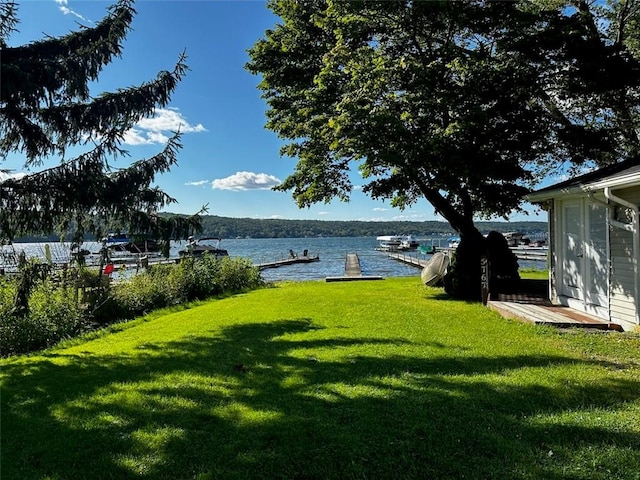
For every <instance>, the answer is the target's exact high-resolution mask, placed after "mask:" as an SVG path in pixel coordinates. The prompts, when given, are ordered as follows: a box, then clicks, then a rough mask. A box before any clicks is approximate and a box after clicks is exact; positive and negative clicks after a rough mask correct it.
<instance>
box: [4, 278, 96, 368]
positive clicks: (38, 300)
mask: <svg viewBox="0 0 640 480" xmlns="http://www.w3.org/2000/svg"><path fill="white" fill-rule="evenodd" d="M15 288H16V287H15V286H10V285H8V282H4V283H3V285H2V306H1V307H0V345H2V356H7V355H14V354H18V353H25V352H29V351H33V350H39V349H42V348H46V347H48V346H51V345H54V344H55V343H58V342H59V341H60V340H62V339H64V338H70V337H73V336H77V335H79V334H81V333H83V332H85V331H87V330H89V328H90V321H89V319H88V316H87V315H86V311H85V308H84V305H83V304H78V303H77V302H75V301H74V298H73V296H72V295H69V294H68V293H67V292H65V291H64V290H63V289H61V288H59V286H57V285H56V284H55V283H54V282H52V281H51V280H50V279H47V280H45V281H44V282H41V283H39V284H37V285H36V286H35V287H34V289H33V290H32V292H31V295H30V297H29V312H28V314H20V313H16V312H14V311H13V310H12V309H11V308H7V305H9V306H11V305H12V299H9V298H7V296H8V294H9V292H11V291H15ZM7 300H9V301H8V302H7Z"/></svg>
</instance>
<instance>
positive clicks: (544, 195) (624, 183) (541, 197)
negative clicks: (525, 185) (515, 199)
mask: <svg viewBox="0 0 640 480" xmlns="http://www.w3.org/2000/svg"><path fill="white" fill-rule="evenodd" d="M638 185H640V173H639V172H634V173H631V174H629V175H622V176H620V177H615V178H609V179H605V180H601V181H596V182H592V183H588V184H585V185H576V186H570V187H564V188H557V189H550V190H542V191H538V192H531V193H530V194H528V195H525V197H524V198H525V200H527V201H528V202H530V203H542V202H545V201H547V200H551V199H552V198H558V197H568V196H573V195H580V194H587V193H590V192H598V191H601V190H604V189H605V188H620V187H623V188H628V187H635V186H638Z"/></svg>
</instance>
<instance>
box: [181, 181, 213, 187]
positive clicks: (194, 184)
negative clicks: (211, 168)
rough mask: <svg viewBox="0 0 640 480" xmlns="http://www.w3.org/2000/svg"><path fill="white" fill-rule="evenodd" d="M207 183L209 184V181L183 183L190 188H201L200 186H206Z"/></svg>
mask: <svg viewBox="0 0 640 480" xmlns="http://www.w3.org/2000/svg"><path fill="white" fill-rule="evenodd" d="M207 183H209V180H198V181H196V182H187V183H185V185H188V186H190V187H201V186H202V185H206V184H207Z"/></svg>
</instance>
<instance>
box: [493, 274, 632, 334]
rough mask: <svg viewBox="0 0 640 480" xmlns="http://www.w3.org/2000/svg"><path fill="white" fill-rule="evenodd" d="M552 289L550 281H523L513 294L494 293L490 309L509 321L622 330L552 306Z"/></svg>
mask: <svg viewBox="0 0 640 480" xmlns="http://www.w3.org/2000/svg"><path fill="white" fill-rule="evenodd" d="M548 286H549V282H548V281H547V280H521V281H520V282H519V283H518V285H517V286H514V287H513V288H512V289H511V290H510V291H506V292H502V293H498V294H492V295H491V299H490V300H489V301H488V302H487V306H488V307H489V308H491V309H492V310H495V311H496V312H498V313H499V314H500V315H502V316H503V317H505V318H513V319H517V320H521V321H525V322H529V323H533V324H536V325H551V326H555V327H578V328H596V329H599V330H616V331H622V327H621V326H620V325H618V324H616V323H610V322H607V321H605V320H602V319H601V318H598V317H594V316H592V315H588V314H586V313H583V312H579V311H577V310H574V309H573V308H570V307H565V306H562V305H554V304H552V303H551V301H550V300H549V298H548V293H547V292H548Z"/></svg>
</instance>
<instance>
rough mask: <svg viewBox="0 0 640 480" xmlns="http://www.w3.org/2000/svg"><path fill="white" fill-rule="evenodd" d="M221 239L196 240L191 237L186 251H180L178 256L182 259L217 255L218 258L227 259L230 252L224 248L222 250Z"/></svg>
mask: <svg viewBox="0 0 640 480" xmlns="http://www.w3.org/2000/svg"><path fill="white" fill-rule="evenodd" d="M221 241H222V239H221V238H217V237H207V238H201V239H199V240H195V239H194V238H193V237H189V239H188V240H187V246H186V247H185V249H184V250H180V251H179V252H178V254H179V255H180V256H181V257H195V258H197V257H201V256H202V255H204V254H205V253H207V254H209V255H215V256H216V257H227V256H229V252H227V251H226V250H225V249H224V248H220V242H221ZM207 242H209V243H207Z"/></svg>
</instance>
